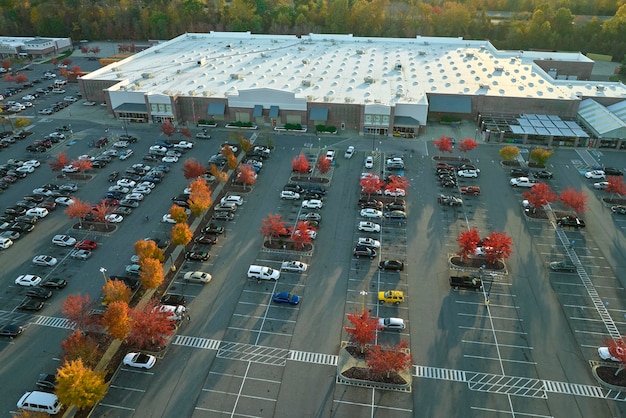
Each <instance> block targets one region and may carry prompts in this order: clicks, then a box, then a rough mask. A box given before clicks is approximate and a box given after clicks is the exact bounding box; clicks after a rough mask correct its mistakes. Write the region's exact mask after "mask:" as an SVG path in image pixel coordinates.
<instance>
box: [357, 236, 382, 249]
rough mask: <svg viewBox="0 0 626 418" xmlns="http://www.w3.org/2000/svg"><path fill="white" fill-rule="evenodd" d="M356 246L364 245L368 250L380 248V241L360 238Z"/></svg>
mask: <svg viewBox="0 0 626 418" xmlns="http://www.w3.org/2000/svg"><path fill="white" fill-rule="evenodd" d="M357 245H364V246H366V247H370V248H380V241H378V240H375V239H373V238H366V237H360V238H359V240H358V241H357Z"/></svg>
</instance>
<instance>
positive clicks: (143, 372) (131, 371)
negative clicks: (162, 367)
mask: <svg viewBox="0 0 626 418" xmlns="http://www.w3.org/2000/svg"><path fill="white" fill-rule="evenodd" d="M120 370H123V371H125V372H129V373H139V374H147V375H150V376H152V375H154V373H152V372H146V371H141V370H135V369H128V368H126V367H122V368H121V369H120Z"/></svg>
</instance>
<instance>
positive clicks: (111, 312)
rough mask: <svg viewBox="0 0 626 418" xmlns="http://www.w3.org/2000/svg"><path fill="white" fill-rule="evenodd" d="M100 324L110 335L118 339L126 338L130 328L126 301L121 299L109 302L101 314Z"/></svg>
mask: <svg viewBox="0 0 626 418" xmlns="http://www.w3.org/2000/svg"><path fill="white" fill-rule="evenodd" d="M102 325H104V327H105V328H106V330H107V332H108V333H109V334H110V335H111V336H112V337H114V338H117V339H118V340H123V339H124V338H126V336H127V335H128V334H129V333H130V330H131V328H132V321H131V318H130V312H129V308H128V303H126V302H122V301H116V302H111V303H109V305H108V306H107V310H106V311H104V315H103V316H102Z"/></svg>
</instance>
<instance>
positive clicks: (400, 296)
mask: <svg viewBox="0 0 626 418" xmlns="http://www.w3.org/2000/svg"><path fill="white" fill-rule="evenodd" d="M378 302H379V303H381V304H382V303H385V302H387V303H394V304H396V305H398V304H400V302H404V292H402V291H400V290H385V291H382V292H378Z"/></svg>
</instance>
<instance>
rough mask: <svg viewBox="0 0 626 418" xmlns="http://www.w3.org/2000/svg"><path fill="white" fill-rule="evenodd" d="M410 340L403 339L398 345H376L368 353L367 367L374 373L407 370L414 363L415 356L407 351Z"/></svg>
mask: <svg viewBox="0 0 626 418" xmlns="http://www.w3.org/2000/svg"><path fill="white" fill-rule="evenodd" d="M408 348H409V343H408V341H406V340H404V341H401V342H400V343H399V344H398V345H396V346H394V347H391V346H383V347H381V346H380V345H375V346H374V347H372V348H371V350H370V351H369V352H368V354H367V367H369V369H370V373H372V374H374V375H379V376H381V375H386V376H387V378H389V377H390V376H391V373H398V372H400V371H402V370H406V369H408V368H409V367H411V365H412V364H413V356H411V354H409V353H408V352H407V349H408Z"/></svg>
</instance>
